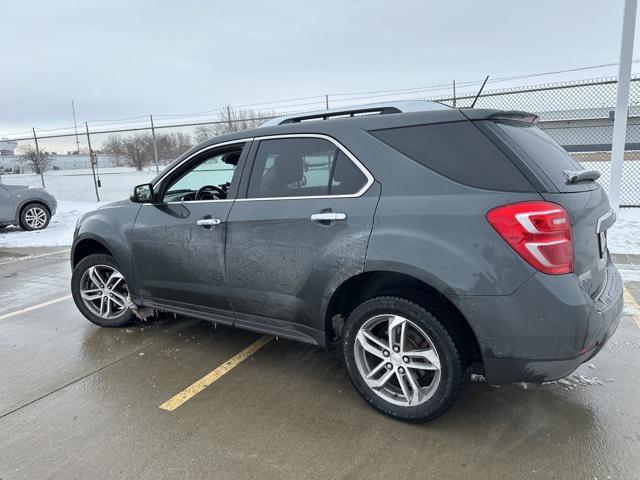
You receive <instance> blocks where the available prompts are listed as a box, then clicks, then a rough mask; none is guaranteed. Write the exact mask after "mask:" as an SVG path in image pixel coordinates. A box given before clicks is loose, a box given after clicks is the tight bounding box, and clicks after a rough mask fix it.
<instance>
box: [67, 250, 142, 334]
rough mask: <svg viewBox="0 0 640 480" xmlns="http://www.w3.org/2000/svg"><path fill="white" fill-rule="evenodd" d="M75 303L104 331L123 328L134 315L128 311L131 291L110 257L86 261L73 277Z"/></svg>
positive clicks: (100, 255)
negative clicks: (109, 328)
mask: <svg viewBox="0 0 640 480" xmlns="http://www.w3.org/2000/svg"><path fill="white" fill-rule="evenodd" d="M71 293H72V294H73V300H74V302H75V304H76V306H77V307H78V309H79V310H80V311H81V312H82V314H83V315H84V316H85V317H86V318H87V319H88V320H90V321H91V322H93V323H95V324H96V325H100V326H101V327H124V326H126V325H129V324H130V323H132V322H133V321H134V319H135V315H134V314H133V312H132V311H131V309H130V308H129V289H128V287H127V283H126V281H125V279H124V276H123V275H122V273H120V271H119V267H118V265H117V263H116V262H115V260H114V259H113V257H112V256H111V255H105V254H94V255H89V256H87V257H85V258H83V259H82V260H81V261H80V262H78V264H77V265H76V266H75V268H74V269H73V275H72V276H71Z"/></svg>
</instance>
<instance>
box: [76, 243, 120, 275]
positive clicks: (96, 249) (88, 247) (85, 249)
mask: <svg viewBox="0 0 640 480" xmlns="http://www.w3.org/2000/svg"><path fill="white" fill-rule="evenodd" d="M95 253H104V254H106V255H110V256H112V257H113V253H112V252H111V250H109V248H107V246H106V245H105V244H104V243H103V242H101V241H99V240H97V239H95V238H93V237H84V238H82V239H81V240H79V241H77V242H76V243H75V244H74V246H73V248H72V250H71V267H72V268H75V266H76V265H77V264H78V263H79V262H80V261H81V260H82V259H83V258H86V257H88V256H89V255H93V254H95Z"/></svg>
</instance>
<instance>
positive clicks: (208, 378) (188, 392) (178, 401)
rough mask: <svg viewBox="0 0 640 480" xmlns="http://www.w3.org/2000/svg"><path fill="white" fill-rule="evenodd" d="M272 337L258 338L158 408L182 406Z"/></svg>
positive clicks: (166, 408)
mask: <svg viewBox="0 0 640 480" xmlns="http://www.w3.org/2000/svg"><path fill="white" fill-rule="evenodd" d="M272 339H273V337H270V336H269V335H265V336H264V337H260V338H259V339H258V340H256V341H255V342H253V343H252V344H251V345H249V346H248V347H247V348H245V349H244V350H242V351H241V352H240V353H237V354H236V355H234V356H233V357H231V358H230V359H229V360H227V361H226V362H224V363H223V364H222V365H220V366H219V367H218V368H216V369H215V370H213V371H212V372H210V373H208V374H206V375H205V376H204V377H202V378H201V379H200V380H198V381H197V382H196V383H194V384H193V385H191V386H190V387H187V388H185V389H184V390H183V391H181V392H180V393H178V394H177V395H175V396H173V397H171V398H170V399H169V400H167V401H166V402H164V403H163V404H162V405H160V408H161V409H163V410H167V411H169V412H173V411H174V410H175V409H176V408H178V407H179V406H180V405H182V404H183V403H184V402H186V401H187V400H189V399H191V398H192V397H193V396H195V395H197V394H198V393H200V392H201V391H202V390H204V389H205V388H207V387H208V386H209V385H211V384H212V383H213V382H215V381H216V380H218V379H220V377H222V376H223V375H224V374H226V373H227V372H229V371H230V370H232V369H233V368H235V367H237V366H238V365H240V364H241V363H242V362H243V361H245V360H246V359H247V358H249V357H250V356H251V355H253V354H254V353H256V352H257V351H258V350H260V349H261V348H262V347H264V346H265V345H266V344H267V343H269V342H270V341H271V340H272Z"/></svg>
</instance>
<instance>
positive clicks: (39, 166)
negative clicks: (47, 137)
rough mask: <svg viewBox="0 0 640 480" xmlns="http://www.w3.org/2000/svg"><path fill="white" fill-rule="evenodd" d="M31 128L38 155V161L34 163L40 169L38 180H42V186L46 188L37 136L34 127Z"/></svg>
mask: <svg viewBox="0 0 640 480" xmlns="http://www.w3.org/2000/svg"><path fill="white" fill-rule="evenodd" d="M31 130H32V131H33V140H34V142H35V143H36V157H38V163H37V164H36V165H38V170H40V180H41V181H42V188H47V187H46V186H45V184H44V173H43V172H42V170H43V168H44V165H42V164H41V163H40V148H38V137H37V136H36V129H35V128H33V127H32V128H31Z"/></svg>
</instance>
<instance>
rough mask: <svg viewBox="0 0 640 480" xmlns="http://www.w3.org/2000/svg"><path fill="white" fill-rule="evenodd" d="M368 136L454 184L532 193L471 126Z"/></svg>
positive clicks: (457, 124)
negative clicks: (373, 137)
mask: <svg viewBox="0 0 640 480" xmlns="http://www.w3.org/2000/svg"><path fill="white" fill-rule="evenodd" d="M369 133H371V134H372V135H374V136H375V137H377V138H379V139H380V140H382V141H383V142H385V143H386V144H387V145H389V146H391V147H392V148H394V149H396V150H398V151H399V152H401V153H403V154H404V155H406V156H407V157H409V158H411V159H413V160H415V161H416V162H418V163H420V164H421V165H424V166H425V167H427V168H429V169H431V170H434V171H435V172H438V173H439V174H441V175H444V176H445V177H447V178H449V179H451V180H454V181H456V182H459V183H463V184H465V185H469V186H472V187H478V188H484V189H489V190H505V191H517V192H530V191H533V187H532V186H531V184H530V183H529V181H528V180H527V179H526V178H525V176H524V175H523V174H522V173H521V172H520V170H518V169H517V168H516V167H515V165H514V164H513V163H512V162H511V160H510V159H509V158H508V157H507V156H506V155H505V154H504V153H502V151H501V150H500V149H498V147H496V146H495V145H494V144H493V142H491V140H489V139H488V138H487V137H486V136H485V135H484V134H483V133H482V132H481V131H480V130H479V129H478V128H477V127H475V126H474V125H473V124H472V123H471V122H466V121H465V122H452V123H439V124H432V125H414V126H409V127H400V128H389V129H385V130H373V131H370V132H369Z"/></svg>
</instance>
